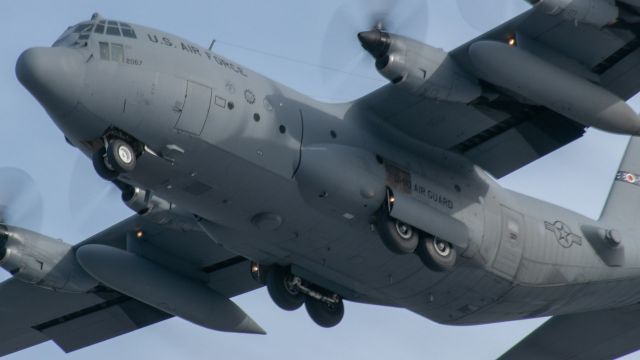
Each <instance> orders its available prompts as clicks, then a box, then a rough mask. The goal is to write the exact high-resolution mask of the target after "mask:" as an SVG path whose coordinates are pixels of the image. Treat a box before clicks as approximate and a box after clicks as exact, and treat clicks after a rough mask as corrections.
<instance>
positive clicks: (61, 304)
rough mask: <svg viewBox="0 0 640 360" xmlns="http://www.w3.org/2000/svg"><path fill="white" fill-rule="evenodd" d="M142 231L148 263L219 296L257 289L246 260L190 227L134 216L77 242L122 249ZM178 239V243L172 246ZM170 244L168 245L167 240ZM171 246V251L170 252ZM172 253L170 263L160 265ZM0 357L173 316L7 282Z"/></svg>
mask: <svg viewBox="0 0 640 360" xmlns="http://www.w3.org/2000/svg"><path fill="white" fill-rule="evenodd" d="M134 229H144V231H145V232H146V233H147V234H149V235H146V236H145V244H144V245H143V246H142V247H141V248H140V249H138V251H140V252H141V254H142V255H143V256H145V257H147V258H150V259H152V260H153V261H155V262H157V263H159V264H161V265H163V266H166V267H167V268H169V269H172V270H175V271H178V272H179V273H182V274H183V275H187V276H189V275H191V277H192V278H193V279H194V280H199V281H204V282H206V283H208V284H209V286H210V287H211V288H213V289H215V290H216V291H218V292H219V293H221V294H224V296H227V297H233V296H237V295H240V294H243V293H246V292H249V291H252V290H254V289H257V288H259V287H260V286H261V285H260V284H258V283H257V282H255V281H254V280H253V279H252V277H251V275H250V272H249V261H248V260H247V259H244V258H241V257H238V256H236V255H234V254H232V253H229V252H227V251H226V250H224V249H222V248H221V247H219V246H217V245H215V243H213V241H211V240H210V239H209V238H208V237H207V236H206V235H205V234H204V233H202V232H199V231H197V230H195V229H191V230H186V229H176V228H170V227H166V226H163V225H158V224H155V223H153V222H150V221H148V220H146V219H144V218H142V217H139V216H133V217H131V218H129V219H126V220H124V221H123V222H121V223H118V224H116V225H114V226H112V227H111V228H109V229H107V230H105V231H103V232H101V233H100V234H97V235H95V236H93V237H91V238H90V239H88V240H86V241H84V242H83V243H81V244H79V245H78V246H77V247H79V246H82V245H85V244H103V245H108V246H111V247H115V248H120V249H125V248H126V234H127V232H130V231H132V230H134ZM177 237H179V238H180V239H181V241H179V242H176V241H175V239H176V238H177ZM172 240H173V241H172ZM173 246H175V247H176V248H173ZM166 253H170V254H172V255H173V256H172V258H173V259H174V260H172V261H163V259H164V258H165V257H164V255H162V254H166ZM0 317H1V318H2V321H0V356H4V355H7V354H11V353H13V352H16V351H20V350H22V349H26V348H29V347H31V346H35V345H38V344H41V343H44V342H47V341H49V340H51V341H53V342H54V343H55V344H56V345H58V346H59V347H60V348H61V349H62V350H63V351H65V352H71V351H75V350H78V349H82V348H84V347H87V346H90V345H93V344H96V343H99V342H102V341H105V340H108V339H111V338H114V337H117V336H120V335H123V334H126V333H129V332H132V331H135V330H137V329H141V328H144V327H146V326H149V325H152V324H155V323H157V322H160V321H163V320H166V319H169V318H171V317H172V315H170V314H168V313H165V312H163V311H161V310H158V309H156V308H154V307H152V306H149V305H146V304H144V303H142V302H140V301H137V300H135V299H133V298H131V297H129V296H126V295H124V294H121V293H119V292H117V291H115V290H113V289H110V288H108V287H106V286H104V285H101V286H99V287H97V288H95V289H94V290H93V291H92V292H90V293H87V294H69V293H60V292H54V291H50V290H46V289H42V288H39V287H36V286H34V285H30V284H27V283H24V282H22V281H19V280H17V279H13V278H12V279H9V280H7V281H5V282H3V283H1V284H0Z"/></svg>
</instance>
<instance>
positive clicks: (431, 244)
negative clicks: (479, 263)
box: [416, 236, 457, 272]
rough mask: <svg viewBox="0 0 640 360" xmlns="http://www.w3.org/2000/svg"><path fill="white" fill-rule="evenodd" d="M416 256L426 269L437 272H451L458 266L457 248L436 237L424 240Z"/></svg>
mask: <svg viewBox="0 0 640 360" xmlns="http://www.w3.org/2000/svg"><path fill="white" fill-rule="evenodd" d="M416 254H417V255H418V257H420V260H422V263H423V264H424V265H425V266H426V267H428V268H429V269H431V270H433V271H436V272H444V271H448V270H451V269H452V268H453V267H454V266H455V264H456V258H457V252H456V248H455V247H454V246H453V245H451V243H449V242H447V241H444V240H442V239H439V238H437V237H435V236H426V237H424V238H422V239H421V240H420V244H419V245H418V248H417V249H416Z"/></svg>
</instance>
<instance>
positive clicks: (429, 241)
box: [376, 205, 457, 272]
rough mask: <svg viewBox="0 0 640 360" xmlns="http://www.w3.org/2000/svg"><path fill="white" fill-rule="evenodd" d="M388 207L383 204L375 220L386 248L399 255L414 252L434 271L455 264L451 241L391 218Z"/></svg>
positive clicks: (454, 250)
mask: <svg viewBox="0 0 640 360" xmlns="http://www.w3.org/2000/svg"><path fill="white" fill-rule="evenodd" d="M388 209H389V207H388V206H386V205H385V206H383V207H382V208H381V209H380V210H379V212H378V216H377V220H376V228H377V230H378V234H379V235H380V238H381V239H382V243H383V244H384V245H385V246H386V247H387V249H389V250H390V251H391V252H393V253H396V254H399V255H405V254H411V253H415V254H416V255H418V257H419V258H420V260H422V263H423V264H424V265H425V266H426V267H427V268H429V269H431V270H433V271H436V272H444V271H448V270H451V269H452V268H453V267H454V266H455V264H456V258H457V253H456V248H455V247H454V246H453V245H452V244H451V243H449V242H447V241H445V240H443V239H440V238H438V237H436V236H433V235H431V234H427V233H425V232H423V231H420V230H418V229H416V228H414V227H412V226H411V225H409V224H405V223H403V222H402V221H400V220H398V219H394V218H392V217H391V215H390V214H389V210H388Z"/></svg>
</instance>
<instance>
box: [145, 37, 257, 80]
mask: <svg viewBox="0 0 640 360" xmlns="http://www.w3.org/2000/svg"><path fill="white" fill-rule="evenodd" d="M147 38H148V39H149V41H151V42H152V43H154V44H158V45H164V46H166V47H171V48H175V49H179V50H182V51H185V52H187V53H189V54H191V55H195V56H200V57H202V56H203V55H202V54H203V53H204V56H206V57H207V59H209V60H211V61H213V62H215V63H216V64H218V65H220V66H222V67H224V68H226V69H228V70H231V71H233V72H235V73H237V74H239V75H242V76H244V77H248V76H247V73H246V72H245V70H244V69H243V68H242V67H241V66H239V65H236V64H234V63H232V62H230V61H228V60H225V59H223V58H221V57H219V56H217V55H214V54H212V53H210V52H208V51H201V50H200V48H199V47H197V46H195V45H191V44H185V43H184V42H182V41H175V40H172V39H171V38H168V37H166V36H158V35H156V34H147Z"/></svg>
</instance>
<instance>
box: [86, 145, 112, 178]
mask: <svg viewBox="0 0 640 360" xmlns="http://www.w3.org/2000/svg"><path fill="white" fill-rule="evenodd" d="M105 156H106V150H105V148H100V149H99V150H98V151H96V152H95V153H93V156H92V157H91V161H92V162H93V168H94V169H95V170H96V173H98V175H99V176H100V177H101V178H103V179H105V180H107V181H114V180H115V179H116V178H117V177H118V173H117V172H115V171H113V170H111V169H109V168H108V167H107V164H106V163H105Z"/></svg>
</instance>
